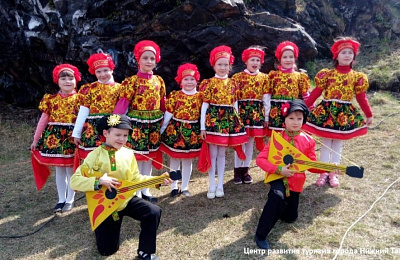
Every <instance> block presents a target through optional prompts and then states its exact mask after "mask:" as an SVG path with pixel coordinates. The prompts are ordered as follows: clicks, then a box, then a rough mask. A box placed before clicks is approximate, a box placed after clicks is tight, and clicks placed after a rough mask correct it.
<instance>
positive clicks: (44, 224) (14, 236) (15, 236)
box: [0, 195, 85, 239]
mask: <svg viewBox="0 0 400 260" xmlns="http://www.w3.org/2000/svg"><path fill="white" fill-rule="evenodd" d="M83 197H85V195H83V196H81V197H79V198H78V199H76V200H75V202H77V201H78V200H81V199H82V198H83ZM57 215H58V214H57V213H54V214H53V217H52V218H50V219H49V220H47V221H46V222H45V223H43V225H41V226H40V227H39V228H38V229H36V230H35V231H32V232H30V233H27V234H24V235H12V236H0V239H1V238H7V239H10V238H23V237H28V236H31V235H33V234H36V233H37V232H39V231H40V230H42V229H43V228H44V227H46V226H47V225H48V224H49V223H51V222H52V221H54V219H56V217H57Z"/></svg>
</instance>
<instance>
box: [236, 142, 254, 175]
mask: <svg viewBox="0 0 400 260" xmlns="http://www.w3.org/2000/svg"><path fill="white" fill-rule="evenodd" d="M253 147H254V137H249V141H248V142H247V143H245V144H243V145H242V149H243V151H244V153H245V154H246V160H244V161H242V160H240V159H239V157H238V156H237V154H236V152H235V168H239V167H249V166H250V162H251V159H252V157H253Z"/></svg>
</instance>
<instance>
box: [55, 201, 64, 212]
mask: <svg viewBox="0 0 400 260" xmlns="http://www.w3.org/2000/svg"><path fill="white" fill-rule="evenodd" d="M64 205H65V202H61V203H57V205H56V206H55V207H54V209H53V213H56V212H61V211H62V208H63V207H64Z"/></svg>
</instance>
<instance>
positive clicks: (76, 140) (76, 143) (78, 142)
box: [74, 137, 82, 146]
mask: <svg viewBox="0 0 400 260" xmlns="http://www.w3.org/2000/svg"><path fill="white" fill-rule="evenodd" d="M81 143H82V142H81V139H80V138H77V137H74V144H75V145H77V146H78V145H80V144H81Z"/></svg>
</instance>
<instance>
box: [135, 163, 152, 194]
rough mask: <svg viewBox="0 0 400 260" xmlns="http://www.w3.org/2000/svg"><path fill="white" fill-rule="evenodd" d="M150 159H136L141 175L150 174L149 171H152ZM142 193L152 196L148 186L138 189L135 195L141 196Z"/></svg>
mask: <svg viewBox="0 0 400 260" xmlns="http://www.w3.org/2000/svg"><path fill="white" fill-rule="evenodd" d="M151 163H152V161H151V160H148V161H138V162H137V164H138V168H139V173H140V174H141V175H147V176H151V173H152V171H153V168H152V165H151ZM142 194H144V195H146V196H152V195H151V193H150V190H149V188H143V189H141V190H138V191H137V192H136V195H137V196H138V197H141V195H142Z"/></svg>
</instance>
